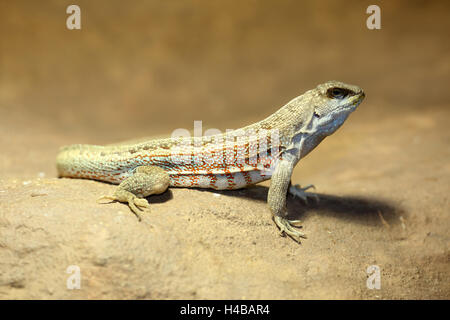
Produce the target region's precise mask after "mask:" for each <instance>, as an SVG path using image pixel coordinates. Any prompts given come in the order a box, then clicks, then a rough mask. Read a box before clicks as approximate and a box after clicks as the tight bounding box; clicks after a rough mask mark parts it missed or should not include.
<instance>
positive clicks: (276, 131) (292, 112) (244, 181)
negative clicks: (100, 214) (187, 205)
mask: <svg viewBox="0 0 450 320" xmlns="http://www.w3.org/2000/svg"><path fill="white" fill-rule="evenodd" d="M363 99H364V92H363V91H362V89H361V88H359V87H357V86H353V85H348V84H345V83H342V82H338V81H329V82H326V83H324V84H321V85H319V86H317V87H316V88H315V89H312V90H309V91H307V92H305V93H304V94H303V95H301V96H298V97H296V98H294V99H293V100H291V101H290V102H288V103H287V104H286V105H285V106H283V107H282V108H281V109H279V110H278V111H277V112H275V113H273V114H272V115H270V116H269V117H267V118H266V119H264V120H262V121H259V122H256V123H255V124H252V125H249V126H247V127H244V128H241V129H237V130H233V131H229V132H226V133H224V134H219V135H214V136H202V137H172V138H166V139H157V140H150V141H144V142H139V143H129V144H119V145H108V146H96V145H82V144H77V145H71V146H65V147H62V148H61V150H60V152H59V154H58V156H57V161H56V163H57V169H58V173H59V176H61V177H72V178H87V179H94V180H100V181H106V182H110V183H114V184H119V186H118V188H117V190H116V192H115V193H114V194H113V195H112V196H105V197H103V198H106V199H111V200H115V201H120V202H126V203H128V204H129V206H130V208H131V210H132V211H133V212H134V213H135V214H136V215H137V216H138V217H139V209H140V208H147V207H148V202H147V201H146V200H145V199H142V198H144V197H147V196H149V195H152V194H158V193H162V192H164V191H165V190H166V189H167V188H168V187H169V186H170V187H198V188H213V189H216V190H224V189H229V190H232V189H239V188H243V187H246V186H249V185H252V184H256V183H259V182H261V181H264V180H268V179H271V184H270V188H269V193H268V199H267V202H268V205H269V208H270V209H271V212H272V214H273V216H274V222H275V223H276V225H277V226H278V227H279V228H280V230H281V232H282V234H287V235H289V236H290V237H291V238H293V239H294V240H296V241H298V242H299V241H300V238H301V237H305V236H304V235H303V234H302V233H301V232H300V231H298V230H296V229H294V228H293V227H295V226H298V221H289V220H287V219H286V218H285V216H286V214H287V212H286V195H287V193H288V192H289V193H291V194H293V195H295V196H298V197H300V198H302V199H305V200H306V197H307V196H310V195H311V194H309V193H307V192H305V191H306V189H307V188H300V187H299V186H298V185H296V186H292V185H291V182H290V181H291V176H292V171H293V169H294V167H295V165H296V164H297V162H298V161H299V160H300V159H301V158H303V157H304V156H306V155H307V154H308V153H309V152H310V151H311V150H313V149H314V148H315V147H316V146H317V145H318V144H319V143H320V142H321V141H322V140H323V139H324V138H325V137H327V136H329V135H331V134H332V133H333V132H335V131H336V130H337V129H338V128H339V127H340V126H341V125H342V124H343V123H344V121H345V120H346V119H347V117H348V115H349V114H350V113H351V112H352V111H354V110H355V109H356V107H357V106H358V105H359V104H360V103H361V101H362V100H363ZM256 155H257V156H256Z"/></svg>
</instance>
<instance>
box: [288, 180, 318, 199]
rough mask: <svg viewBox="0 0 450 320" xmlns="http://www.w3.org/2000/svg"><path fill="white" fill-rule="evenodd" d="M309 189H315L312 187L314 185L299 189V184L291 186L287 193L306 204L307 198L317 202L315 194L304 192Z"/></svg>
mask: <svg viewBox="0 0 450 320" xmlns="http://www.w3.org/2000/svg"><path fill="white" fill-rule="evenodd" d="M311 188H313V189H315V188H316V187H314V185H312V184H310V185H309V186H306V187H304V188H302V187H300V185H299V184H296V185H291V186H290V187H289V193H290V194H291V195H292V196H293V197H294V198H296V197H299V198H300V199H302V200H303V202H305V203H308V197H309V198H313V199H314V200H316V201H317V202H318V201H319V197H318V196H317V194H315V193H311V192H306V190H308V189H311Z"/></svg>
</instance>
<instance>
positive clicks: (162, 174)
mask: <svg viewBox="0 0 450 320" xmlns="http://www.w3.org/2000/svg"><path fill="white" fill-rule="evenodd" d="M169 182H170V179H169V174H168V173H167V172H166V171H165V170H164V169H161V168H160V167H157V166H140V167H137V168H136V170H135V172H134V174H133V175H132V176H131V177H129V178H127V179H125V180H124V181H122V183H120V184H119V186H118V187H117V189H116V191H115V192H114V194H113V195H112V196H103V197H101V198H99V199H98V200H101V199H109V200H113V201H119V202H125V203H128V206H129V207H130V209H131V211H133V213H134V214H135V215H136V216H137V217H138V219H139V221H140V220H141V217H140V215H139V214H140V209H141V208H149V207H150V206H149V204H148V202H147V200H146V199H142V198H144V197H148V196H150V195H152V194H160V193H163V192H164V191H166V190H167V188H168V187H169ZM141 210H142V209H141Z"/></svg>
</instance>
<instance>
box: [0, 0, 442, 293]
mask: <svg viewBox="0 0 450 320" xmlns="http://www.w3.org/2000/svg"><path fill="white" fill-rule="evenodd" d="M77 3H78V4H79V5H80V7H81V9H82V30H79V31H69V30H67V29H66V28H65V19H66V17H67V15H66V14H65V8H66V7H67V5H69V4H71V2H68V1H41V2H39V4H37V2H36V4H35V3H34V2H31V1H14V2H6V1H4V2H2V3H1V4H0V30H1V31H0V32H1V35H0V38H1V41H0V150H1V151H0V298H3V299H17V298H26V299H29V298H39V299H41V298H43V299H61V298H64V299H81V298H96V299H103V298H113V299H305V298H314V299H316V298H318V299H346V298H349V299H406V298H413V299H430V298H437V299H448V298H449V297H450V281H449V280H450V279H449V271H450V265H449V262H450V251H449V243H450V242H449V230H450V219H449V209H450V208H449V198H448V195H449V189H450V162H449V157H450V152H449V151H450V149H449V147H450V129H449V120H450V108H449V107H450V106H449V101H450V92H449V90H448V87H449V80H450V77H449V74H450V60H449V53H450V44H449V42H448V36H449V31H448V30H450V25H449V24H450V19H448V12H449V7H448V5H447V4H446V2H444V1H443V2H437V1H436V2H433V3H432V4H431V3H427V2H421V1H417V2H414V1H408V2H406V1H405V2H401V1H396V2H395V3H391V2H387V1H386V2H381V5H380V6H381V9H382V29H381V30H377V31H371V30H368V29H367V28H366V27H365V19H366V17H367V15H366V13H365V9H366V8H367V6H368V5H369V4H371V3H369V2H367V1H353V2H351V3H349V2H345V4H344V2H343V1H320V3H315V2H313V1H311V2H302V3H300V2H297V1H279V2H277V3H276V5H275V4H274V3H270V2H265V1H244V2H240V1H227V2H209V1H192V2H191V1H180V2H175V1H168V2H161V1H155V2H144V1H137V2H135V4H134V5H129V6H126V5H125V4H124V3H123V2H120V1H95V2H92V1H91V2H89V1H77ZM331 79H336V80H341V81H345V82H348V83H353V84H357V85H359V86H361V87H363V88H364V90H365V92H366V94H367V98H366V100H365V101H364V102H363V104H362V105H361V106H360V107H359V109H358V110H357V111H356V112H355V113H354V114H352V115H351V116H350V118H349V119H348V120H347V122H346V123H345V124H344V126H343V127H342V128H341V129H340V130H339V131H338V132H336V133H335V134H334V135H333V136H331V137H329V138H327V139H326V140H325V141H324V142H323V143H322V144H321V145H320V146H319V147H318V148H317V149H316V150H314V151H313V152H312V153H311V154H310V155H308V157H307V158H305V159H303V160H302V161H301V162H300V163H299V165H298V166H297V167H296V170H295V173H294V176H293V181H294V182H296V183H300V184H302V185H306V184H311V183H312V184H315V186H316V192H317V194H318V195H319V198H320V201H319V202H318V203H314V202H310V203H309V204H307V205H305V204H303V203H302V202H301V201H300V200H298V199H293V198H291V197H290V198H289V199H288V208H289V212H290V215H291V216H292V217H295V218H299V219H301V220H302V221H303V226H304V232H305V233H306V234H307V235H308V239H306V240H305V241H303V243H302V244H301V245H298V244H296V243H295V242H293V241H292V240H290V239H289V238H283V237H280V236H279V232H278V230H277V229H276V227H275V226H274V225H273V223H272V221H271V218H270V212H269V210H268V208H267V206H266V204H265V200H266V197H267V191H268V188H267V187H268V184H267V183H265V184H261V185H258V186H255V187H251V188H248V189H245V190H239V191H232V192H230V191H224V192H211V191H204V190H191V189H171V190H170V191H168V192H166V193H164V194H162V195H160V196H154V197H150V198H149V199H148V200H149V202H150V203H151V210H150V211H149V212H147V213H145V215H144V218H143V221H142V222H140V223H139V222H138V221H137V219H136V218H135V217H134V216H133V215H132V214H131V213H130V211H129V209H128V208H127V206H125V205H123V204H119V203H114V204H97V203H96V199H97V198H98V197H99V196H101V195H104V194H109V193H112V192H113V190H114V188H115V187H114V186H113V185H109V184H105V183H101V182H95V181H89V180H76V179H58V178H57V176H56V169H55V156H56V154H57V152H58V148H59V147H60V146H62V145H66V144H71V143H93V144H103V143H113V142H117V141H121V140H126V139H130V138H135V137H143V136H152V135H163V134H166V135H170V133H171V132H172V130H174V129H176V128H187V129H189V130H191V129H192V127H193V121H194V120H202V121H203V126H204V129H206V128H218V129H221V130H225V129H227V128H238V127H241V126H243V125H246V124H249V123H252V122H255V121H257V120H260V119H262V118H263V117H265V116H267V115H269V114H270V113H272V112H273V111H275V110H276V109H277V108H278V107H280V106H281V105H283V104H284V103H285V102H287V101H289V100H290V99H291V98H293V97H295V96H297V95H299V94H302V93H303V92H304V91H306V90H308V89H310V88H312V87H314V86H315V85H317V84H318V83H321V82H324V81H326V80H331ZM71 265H75V266H78V267H79V268H80V271H81V289H79V290H68V289H67V286H66V282H67V279H68V277H69V276H70V275H69V274H68V273H66V270H67V268H68V267H69V266H71ZM371 265H377V266H379V268H380V271H381V274H380V277H381V289H379V290H376V289H375V290H370V289H368V288H367V286H366V281H367V277H368V274H367V272H366V270H367V267H368V266H371Z"/></svg>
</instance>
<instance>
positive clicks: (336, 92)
mask: <svg viewBox="0 0 450 320" xmlns="http://www.w3.org/2000/svg"><path fill="white" fill-rule="evenodd" d="M349 94H350V90H347V89H344V88H337V87H334V88H330V89H328V90H327V96H328V98H331V99H344V98H345V97H346V96H348V95H349Z"/></svg>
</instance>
